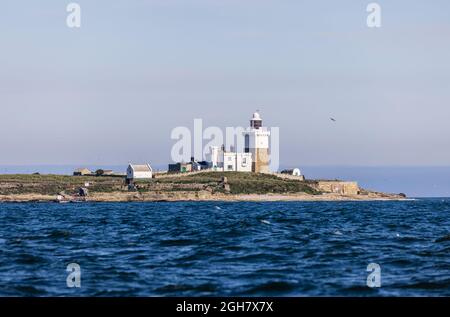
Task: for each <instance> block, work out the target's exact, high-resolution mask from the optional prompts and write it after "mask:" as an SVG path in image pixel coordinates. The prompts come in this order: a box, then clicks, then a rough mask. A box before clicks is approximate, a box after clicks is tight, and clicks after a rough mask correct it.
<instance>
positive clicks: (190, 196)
mask: <svg viewBox="0 0 450 317" xmlns="http://www.w3.org/2000/svg"><path fill="white" fill-rule="evenodd" d="M405 199H406V198H405V197H402V196H399V195H391V194H382V193H371V194H369V195H340V194H333V193H324V194H320V195H309V194H302V193H298V194H240V195H230V194H210V193H208V192H198V193H192V192H186V193H183V192H180V193H176V194H161V193H145V194H133V193H123V192H115V193H96V194H93V195H91V196H89V197H86V198H84V199H79V198H78V197H73V199H70V198H67V199H66V200H64V201H58V200H57V199H56V197H55V196H51V195H40V194H18V195H0V202H15V203H17V202H22V203H26V202H55V203H58V202H59V203H61V202H64V203H70V202H73V203H80V202H104V203H108V202H164V201H166V202H177V201H236V202H237V201H247V202H264V201H387V200H405Z"/></svg>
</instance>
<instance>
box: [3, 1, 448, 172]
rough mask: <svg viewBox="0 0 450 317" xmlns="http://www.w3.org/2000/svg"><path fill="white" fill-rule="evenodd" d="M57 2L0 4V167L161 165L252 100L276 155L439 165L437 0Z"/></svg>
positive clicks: (444, 69) (441, 98) (444, 15)
mask: <svg viewBox="0 0 450 317" xmlns="http://www.w3.org/2000/svg"><path fill="white" fill-rule="evenodd" d="M69 2H70V1H61V0H53V1H52V0H43V1H31V0H28V1H23V0H3V1H2V2H1V4H0V118H1V124H0V165H46V164H48V165H51V164H61V165H64V164H66V165H67V164H75V165H82V164H93V165H102V164H105V165H122V164H126V163H128V162H131V161H132V162H151V163H154V164H157V165H162V164H166V163H169V162H170V151H171V148H172V146H173V145H174V143H175V140H172V139H171V137H170V134H171V131H172V129H174V128H175V127H178V126H186V127H188V128H192V129H193V120H194V119H195V118H201V119H203V125H204V126H205V127H207V126H218V127H222V128H225V127H227V126H247V125H248V120H249V119H250V116H251V114H252V113H253V112H254V111H255V110H256V109H259V110H260V113H261V116H262V118H263V120H264V125H266V126H269V127H279V129H280V161H281V162H280V163H281V165H282V166H300V167H302V166H375V167H376V166H399V167H410V166H430V167H436V166H449V165H450V146H449V145H450V141H449V139H450V138H449V136H450V124H449V119H450V60H449V56H450V2H449V1H448V0H434V1H424V0H422V1H419V0H412V1H405V0H396V1H387V0H384V1H377V2H378V3H379V4H380V6H381V9H382V11H381V18H382V20H381V21H382V26H381V28H368V27H367V24H366V18H367V15H368V13H367V12H366V6H367V4H368V3H369V2H370V1H360V0H339V1H323V0H310V1H299V0H292V1H289V0H134V1H133V0H126V1H125V0H116V1H114V0H111V1H104V0H96V1H87V0H84V1H81V0H80V1H77V3H79V4H80V6H81V28H79V29H72V28H68V27H67V25H66V18H67V15H68V13H67V12H66V6H67V4H68V3H69ZM330 117H333V118H335V119H336V122H333V121H331V120H330Z"/></svg>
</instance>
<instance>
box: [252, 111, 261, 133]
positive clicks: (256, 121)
mask: <svg viewBox="0 0 450 317" xmlns="http://www.w3.org/2000/svg"><path fill="white" fill-rule="evenodd" d="M250 127H251V128H253V129H259V128H261V127H262V119H261V116H260V115H259V112H258V110H256V112H254V113H253V116H252V119H251V120H250Z"/></svg>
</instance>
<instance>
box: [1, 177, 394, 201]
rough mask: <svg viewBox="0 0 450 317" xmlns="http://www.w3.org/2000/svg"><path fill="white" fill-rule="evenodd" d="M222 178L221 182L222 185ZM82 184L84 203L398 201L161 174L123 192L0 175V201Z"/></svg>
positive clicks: (113, 182) (293, 185)
mask: <svg viewBox="0 0 450 317" xmlns="http://www.w3.org/2000/svg"><path fill="white" fill-rule="evenodd" d="M223 177H226V181H225V182H223ZM86 185H88V189H89V195H88V197H87V198H86V200H88V201H111V202H114V201H177V200H194V201H195V200H248V201H264V200H364V199H399V198H401V197H398V196H396V195H388V194H381V193H374V192H368V191H362V193H361V195H357V196H358V197H353V196H351V195H350V196H348V195H341V194H333V193H324V192H321V191H320V190H318V189H317V188H316V187H315V186H314V185H315V181H300V180H292V179H281V178H279V177H277V176H275V175H270V174H255V173H242V172H241V173H238V172H225V173H224V172H205V173H199V174H185V175H161V176H159V177H157V178H154V179H152V180H148V181H137V182H136V190H135V191H129V188H128V186H127V185H126V184H125V180H124V178H123V177H112V176H101V177H95V176H63V175H0V201H53V200H55V199H56V196H57V195H58V194H59V195H63V196H64V197H65V199H67V200H71V199H75V198H76V197H77V194H78V190H79V188H80V187H85V186H86Z"/></svg>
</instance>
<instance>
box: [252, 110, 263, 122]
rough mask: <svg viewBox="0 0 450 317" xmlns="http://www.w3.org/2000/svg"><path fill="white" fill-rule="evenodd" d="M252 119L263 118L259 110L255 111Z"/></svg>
mask: <svg viewBox="0 0 450 317" xmlns="http://www.w3.org/2000/svg"><path fill="white" fill-rule="evenodd" d="M252 120H261V116H260V115H259V112H258V111H256V112H254V113H253V117H252Z"/></svg>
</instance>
